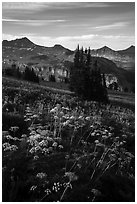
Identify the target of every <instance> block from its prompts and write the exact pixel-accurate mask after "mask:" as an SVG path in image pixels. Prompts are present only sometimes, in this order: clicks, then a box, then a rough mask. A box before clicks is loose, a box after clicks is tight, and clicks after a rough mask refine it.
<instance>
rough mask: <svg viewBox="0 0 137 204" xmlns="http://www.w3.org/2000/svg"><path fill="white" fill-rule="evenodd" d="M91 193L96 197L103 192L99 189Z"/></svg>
mask: <svg viewBox="0 0 137 204" xmlns="http://www.w3.org/2000/svg"><path fill="white" fill-rule="evenodd" d="M91 192H92V193H93V194H94V196H100V195H101V192H100V191H99V190H97V189H92V190H91Z"/></svg>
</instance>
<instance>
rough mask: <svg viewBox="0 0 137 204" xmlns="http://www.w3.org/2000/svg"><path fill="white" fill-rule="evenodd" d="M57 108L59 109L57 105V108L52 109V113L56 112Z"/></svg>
mask: <svg viewBox="0 0 137 204" xmlns="http://www.w3.org/2000/svg"><path fill="white" fill-rule="evenodd" d="M57 110H58V109H57V107H55V108H53V109H51V110H50V113H56V112H57Z"/></svg>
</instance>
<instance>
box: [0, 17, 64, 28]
mask: <svg viewBox="0 0 137 204" xmlns="http://www.w3.org/2000/svg"><path fill="white" fill-rule="evenodd" d="M2 21H3V22H10V23H14V24H21V25H29V26H42V25H49V24H51V23H62V22H66V20H60V19H56V20H21V19H6V18H4V19H2Z"/></svg>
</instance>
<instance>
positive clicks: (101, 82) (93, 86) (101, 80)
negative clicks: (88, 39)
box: [70, 46, 108, 102]
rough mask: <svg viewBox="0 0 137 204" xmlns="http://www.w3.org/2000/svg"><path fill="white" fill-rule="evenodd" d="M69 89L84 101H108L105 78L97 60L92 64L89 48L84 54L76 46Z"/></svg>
mask: <svg viewBox="0 0 137 204" xmlns="http://www.w3.org/2000/svg"><path fill="white" fill-rule="evenodd" d="M70 89H71V90H72V91H74V92H75V93H76V94H77V95H78V96H80V97H82V98H84V99H88V100H96V101H105V102H107V101H108V97H107V88H106V83H105V76H104V75H101V72H100V68H99V66H98V63H97V60H95V61H94V63H92V58H91V54H90V48H89V49H88V50H87V49H86V51H85V52H84V51H83V48H82V49H81V50H80V49H79V46H78V48H77V50H76V52H75V57H74V63H73V66H72V67H71V70H70Z"/></svg>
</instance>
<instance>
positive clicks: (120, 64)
mask: <svg viewBox="0 0 137 204" xmlns="http://www.w3.org/2000/svg"><path fill="white" fill-rule="evenodd" d="M74 53H75V51H71V50H69V49H67V48H65V47H63V46H62V45H58V44H56V45H54V46H53V47H45V46H40V45H36V44H34V43H33V42H31V41H30V40H29V39H28V38H26V37H24V38H21V39H16V40H11V41H7V40H4V41H3V42H2V58H3V68H4V67H7V66H11V64H12V63H13V61H14V62H16V63H17V64H22V65H27V64H28V65H32V66H35V67H36V68H41V67H42V68H43V69H44V70H46V69H47V68H48V67H54V68H59V69H64V68H66V69H68V70H69V68H70V66H71V64H72V62H73V59H74ZM134 54H135V47H134V46H131V47H130V48H128V49H126V50H119V51H115V50H112V49H110V48H109V47H107V46H104V47H102V48H100V49H96V50H95V49H93V50H91V56H92V62H94V60H96V59H97V61H98V65H99V67H100V69H101V72H104V73H106V74H113V75H115V76H116V77H117V78H118V80H119V84H120V85H121V86H122V87H125V86H127V87H131V86H133V85H134V67H135V57H134ZM121 68H124V69H125V70H124V69H121ZM44 70H43V74H44V73H45V74H46V71H44ZM126 70H128V71H126ZM131 72H132V73H131Z"/></svg>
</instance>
